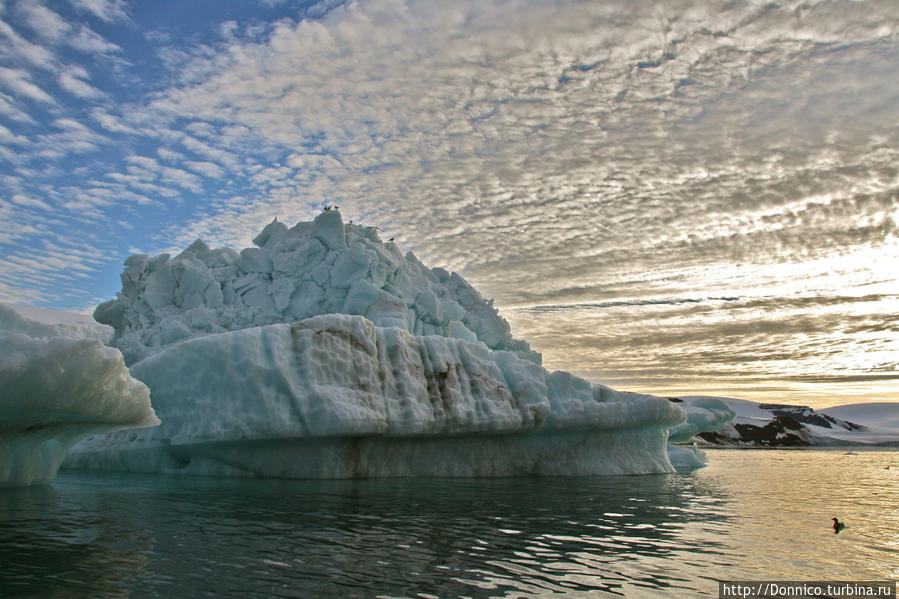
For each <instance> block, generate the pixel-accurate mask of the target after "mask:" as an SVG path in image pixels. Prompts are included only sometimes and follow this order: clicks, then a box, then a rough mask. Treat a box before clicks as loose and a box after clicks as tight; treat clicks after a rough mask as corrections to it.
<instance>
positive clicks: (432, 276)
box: [67, 210, 686, 478]
mask: <svg viewBox="0 0 899 599" xmlns="http://www.w3.org/2000/svg"><path fill="white" fill-rule="evenodd" d="M254 243H255V244H256V247H254V248H248V249H245V250H243V251H242V252H240V253H238V252H235V251H233V250H230V249H215V250H212V249H209V248H208V247H207V246H206V245H205V244H204V243H203V242H202V241H199V240H198V241H196V242H194V243H193V244H192V245H191V246H190V247H189V248H187V249H186V250H185V251H184V252H182V253H181V254H179V255H178V256H176V257H175V258H172V259H170V258H169V257H168V256H165V255H163V256H158V257H155V258H148V257H147V256H132V257H131V258H129V259H128V260H127V261H126V263H125V264H126V269H125V272H124V273H123V275H122V292H121V293H119V294H118V297H117V299H115V300H113V301H111V302H107V303H105V304H102V305H101V306H99V307H98V308H97V310H96V312H95V316H96V318H97V320H99V321H100V322H103V323H108V324H110V325H112V326H113V327H114V328H115V336H114V338H113V340H112V344H113V345H115V346H116V347H118V348H120V349H121V350H122V352H123V353H124V354H125V356H126V360H128V362H129V363H130V364H131V372H132V373H133V374H134V376H136V377H137V378H138V379H140V380H141V381H143V382H144V383H146V384H147V385H148V386H149V387H150V389H151V392H152V398H153V404H154V407H155V409H156V411H157V413H158V414H159V415H160V417H161V419H162V421H163V423H162V425H161V426H159V427H158V428H155V429H147V430H142V431H123V432H120V433H114V434H111V435H105V436H103V437H97V438H95V439H91V440H89V441H86V442H84V443H82V444H80V445H79V446H78V447H76V448H75V450H73V452H72V454H71V455H70V458H69V459H68V461H67V465H69V466H71V467H76V468H91V469H113V470H134V471H146V472H182V473H193V474H217V475H236V476H284V477H316V478H334V477H338V478H340V477H361V476H441V475H453V476H498V475H516V474H621V473H645V472H669V471H671V470H672V465H671V462H670V460H669V457H668V453H667V439H668V429H669V428H671V427H675V426H678V425H680V424H681V423H683V422H685V420H686V416H685V413H684V411H683V410H682V409H681V408H680V407H678V406H677V405H675V404H674V403H672V402H669V401H667V400H665V399H661V398H657V397H652V396H646V395H637V394H631V393H620V392H617V391H614V390H612V389H609V388H607V387H602V386H595V385H592V384H590V383H589V382H587V381H585V380H583V379H580V378H578V377H575V376H572V375H570V374H568V373H565V372H553V373H550V372H547V371H546V370H545V369H544V368H543V367H542V366H541V365H540V356H539V354H537V353H536V352H533V351H532V350H531V349H530V348H529V347H528V345H527V344H526V343H524V342H522V341H517V340H514V339H513V338H512V337H511V335H510V332H509V326H508V324H507V323H506V322H505V320H503V319H502V318H501V317H500V316H499V315H498V313H497V312H496V310H495V309H494V308H493V306H492V304H491V302H488V301H485V300H484V299H483V298H482V297H481V296H480V294H479V293H478V292H477V291H476V290H475V289H474V288H472V287H471V286H470V285H469V284H468V283H466V282H465V281H464V280H463V279H462V278H461V277H459V276H458V275H456V274H450V273H447V272H446V271H444V270H442V269H439V268H435V269H429V268H427V267H425V266H424V265H422V264H421V263H420V262H419V261H418V260H417V259H416V258H415V257H414V256H413V255H412V254H406V255H405V256H403V255H402V254H401V253H400V252H399V251H398V250H397V248H396V246H395V245H394V244H393V243H391V242H388V243H386V244H384V243H382V242H381V241H380V240H379V238H378V234H377V231H376V230H375V229H374V228H370V227H360V226H355V225H344V224H343V222H342V220H341V217H340V213H339V212H337V211H336V210H332V211H326V212H323V213H322V214H320V215H319V216H318V217H317V218H316V219H315V221H313V222H301V223H298V224H297V225H295V226H294V227H292V228H290V229H288V228H287V227H286V226H285V225H283V224H282V223H279V222H277V221H275V222H272V223H271V224H269V225H268V226H267V227H266V228H265V229H264V230H263V231H262V233H260V235H259V236H257V237H256V239H255V240H254Z"/></svg>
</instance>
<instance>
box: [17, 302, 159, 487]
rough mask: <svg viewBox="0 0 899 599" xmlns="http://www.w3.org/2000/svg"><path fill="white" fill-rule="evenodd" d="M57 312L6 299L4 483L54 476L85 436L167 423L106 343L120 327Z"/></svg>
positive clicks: (45, 478) (30, 481) (143, 389)
mask: <svg viewBox="0 0 899 599" xmlns="http://www.w3.org/2000/svg"><path fill="white" fill-rule="evenodd" d="M53 314H54V313H52V312H51V311H47V310H40V309H35V308H19V307H16V306H9V305H3V304H0V345H2V346H3V352H2V354H0V423H2V424H0V486H17V485H29V484H35V483H42V482H47V481H49V480H51V479H52V478H53V477H54V476H55V475H56V471H57V469H58V468H59V465H60V463H61V462H62V460H63V458H64V457H65V455H66V452H67V451H68V449H69V448H70V447H72V446H73V445H75V444H76V443H77V442H78V441H80V440H82V439H84V438H86V437H88V436H90V435H93V434H96V433H102V432H107V431H115V430H120V429H123V428H130V427H137V426H153V425H155V424H158V422H159V420H158V419H157V418H156V416H155V414H154V412H153V409H152V407H151V406H150V394H149V390H148V388H147V387H146V385H144V384H143V383H141V382H140V381H138V380H136V379H134V378H133V377H131V376H130V374H129V372H128V368H127V367H126V366H125V362H124V360H123V358H122V355H121V353H119V351H118V350H116V349H113V348H110V347H107V346H106V345H104V343H103V340H108V339H109V338H110V337H111V336H112V331H111V330H109V329H108V328H107V327H100V326H99V325H97V324H96V323H91V322H89V321H87V320H86V319H80V318H77V317H73V316H72V315H65V317H62V318H59V319H57V320H56V321H55V322H54V321H53ZM57 314H58V313H57Z"/></svg>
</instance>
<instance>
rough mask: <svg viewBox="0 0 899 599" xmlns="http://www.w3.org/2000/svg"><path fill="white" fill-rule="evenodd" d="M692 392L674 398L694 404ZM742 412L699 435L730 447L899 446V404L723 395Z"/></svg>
mask: <svg viewBox="0 0 899 599" xmlns="http://www.w3.org/2000/svg"><path fill="white" fill-rule="evenodd" d="M706 399H707V398H706V397H702V396H692V397H680V398H673V399H672V401H678V402H682V403H684V404H687V405H692V404H693V403H695V402H698V401H699V402H701V401H704V400H706ZM717 399H720V400H721V401H723V402H725V403H726V404H728V405H729V406H730V407H731V408H733V410H734V411H735V412H736V413H737V416H736V418H734V419H733V421H731V422H730V423H728V424H727V426H726V427H725V428H723V429H722V430H719V431H715V432H703V433H698V434H697V435H696V437H694V441H695V442H696V443H697V444H698V445H706V446H730V447H809V446H821V447H827V446H839V445H870V446H899V402H881V403H861V404H850V405H844V406H836V407H833V408H827V409H824V410H814V409H812V408H810V407H808V406H796V405H786V404H773V403H756V402H753V401H748V400H745V399H734V398H730V397H719V398H717Z"/></svg>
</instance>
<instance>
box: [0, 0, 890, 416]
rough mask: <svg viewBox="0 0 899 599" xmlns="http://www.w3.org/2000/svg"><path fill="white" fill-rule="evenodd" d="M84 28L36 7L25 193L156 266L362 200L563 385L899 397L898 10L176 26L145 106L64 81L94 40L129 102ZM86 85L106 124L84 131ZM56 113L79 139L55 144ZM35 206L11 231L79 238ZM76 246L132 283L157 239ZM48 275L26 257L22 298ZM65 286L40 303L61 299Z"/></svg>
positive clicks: (759, 8)
mask: <svg viewBox="0 0 899 599" xmlns="http://www.w3.org/2000/svg"><path fill="white" fill-rule="evenodd" d="M72 6H73V11H74V12H73V13H72V14H71V15H69V17H70V20H69V21H65V20H60V19H62V17H60V19H57V18H55V17H54V16H53V15H50V14H48V13H47V12H46V10H44V9H42V8H40V7H39V5H32V4H31V3H27V4H26V3H21V4H16V5H15V6H13V8H14V9H16V10H20V9H21V16H20V17H18V18H20V20H21V23H20V24H19V29H16V21H15V19H13V20H12V23H13V25H8V24H6V23H4V27H5V29H2V30H0V34H3V35H5V36H6V37H7V39H9V40H11V41H12V42H13V46H14V47H15V49H14V50H5V51H4V52H7V53H13V54H14V55H15V56H16V57H17V58H16V59H15V60H9V61H7V63H5V64H3V65H0V66H2V68H3V69H4V70H3V71H0V83H2V84H3V89H0V94H2V95H0V110H3V111H4V114H7V113H9V114H19V117H18V122H19V123H20V124H18V125H16V126H15V127H14V126H12V125H9V126H8V127H7V129H5V130H0V132H2V133H3V136H2V137H0V143H3V144H4V147H5V148H8V150H7V151H6V154H4V155H8V156H10V157H11V158H10V163H11V164H14V167H13V169H12V170H11V172H10V175H9V180H8V183H9V189H10V190H11V191H12V192H13V193H16V194H19V196H21V197H28V198H34V199H35V201H40V202H43V203H44V204H45V205H48V206H58V207H60V208H61V209H62V210H69V212H70V213H71V214H72V218H74V219H75V222H76V223H77V222H78V219H79V218H80V214H82V213H83V211H86V212H84V213H89V214H91V218H94V219H95V218H97V217H98V216H106V217H107V218H109V219H110V220H112V221H114V222H119V223H125V222H127V221H129V220H138V219H141V220H142V219H147V220H148V221H149V222H153V223H158V224H159V226H158V227H155V228H156V231H155V232H153V233H152V234H150V233H145V234H143V235H144V236H143V237H142V239H141V240H140V241H139V242H140V243H142V244H143V245H144V246H145V249H146V250H147V251H159V250H163V249H172V250H177V249H178V248H181V247H184V245H186V244H187V243H189V242H190V241H192V239H193V238H195V237H197V236H202V237H203V238H204V239H206V241H207V242H210V243H212V244H216V245H220V244H229V245H237V246H243V245H246V244H248V243H249V239H250V238H251V237H252V235H253V234H254V233H255V232H256V231H258V229H259V228H260V227H261V226H262V225H263V224H264V223H266V222H268V221H270V220H271V218H272V217H273V216H275V215H278V216H279V217H280V219H281V220H287V221H289V220H293V219H298V218H308V217H309V216H310V215H311V214H312V213H314V211H316V210H318V209H319V208H320V206H321V205H323V204H324V203H331V204H334V203H336V204H339V205H340V206H341V210H342V211H343V212H345V213H346V218H353V219H355V220H356V221H357V222H363V223H368V224H373V225H378V226H380V227H382V228H383V229H384V231H385V234H387V235H388V236H396V238H397V239H398V240H399V241H400V242H401V244H402V245H404V246H405V247H408V248H411V249H414V250H415V251H416V253H417V254H418V255H419V257H421V258H422V260H424V261H425V262H427V263H433V264H440V265H443V266H445V267H448V268H451V269H455V270H458V271H460V272H462V273H463V274H464V275H465V276H467V277H468V278H469V279H471V280H472V282H473V283H474V284H475V285H477V286H478V287H479V288H481V289H483V290H485V291H486V292H487V293H488V294H489V295H492V296H495V297H496V300H497V305H498V306H499V307H500V308H501V310H502V312H503V313H504V315H506V316H507V317H508V318H509V319H510V320H511V321H512V324H513V328H514V330H515V331H516V332H517V334H518V335H519V336H521V337H524V338H527V339H529V340H531V341H532V342H533V343H534V345H535V346H536V347H537V349H540V350H542V351H544V353H545V357H546V362H547V365H548V366H550V367H559V368H565V369H572V370H576V371H578V372H580V373H582V374H587V375H588V376H590V377H591V378H594V379H596V380H604V381H608V382H612V383H614V384H616V385H619V386H623V387H626V388H634V389H642V390H647V391H655V392H667V391H671V392H681V391H693V392H704V391H721V392H734V393H742V394H744V395H746V394H747V393H745V392H746V391H747V387H746V385H747V384H750V383H751V384H752V386H753V389H756V390H758V391H759V393H767V394H769V396H770V395H772V394H780V396H781V397H782V398H785V399H788V398H794V399H795V398H802V399H803V400H808V401H812V402H815V401H826V400H825V399H823V398H824V397H825V396H828V397H831V396H833V395H834V394H836V393H840V392H844V393H862V392H868V393H871V394H873V395H872V396H882V397H889V396H890V395H889V393H888V392H887V391H885V390H884V389H886V387H885V386H883V385H886V384H888V383H883V385H882V386H880V387H878V386H877V385H878V384H881V383H878V381H881V382H882V381H883V380H884V376H886V377H887V378H889V377H891V376H893V375H895V373H896V371H897V365H896V362H897V358H896V352H897V350H899V348H897V333H896V325H895V319H894V318H892V317H891V316H890V315H891V314H895V312H896V302H897V299H896V290H895V283H896V273H895V270H890V267H889V266H888V265H889V264H891V263H892V264H895V263H897V262H896V260H897V259H899V242H897V219H899V212H897V209H896V205H897V193H899V191H897V190H899V174H897V166H896V165H897V164H899V161H897V158H899V156H897V154H899V143H897V142H899V122H897V120H896V112H895V107H896V106H897V105H899V79H897V78H896V77H895V75H894V73H896V72H899V44H897V23H899V6H897V5H896V4H895V3H894V2H890V1H884V2H865V3H858V2H848V1H832V2H828V1H824V2H817V3H807V2H783V3H780V4H772V3H768V2H764V3H763V2H713V3H709V2H698V1H697V2H688V1H680V2H669V3H665V4H659V3H651V2H592V3H583V2H572V3H567V2H559V3H552V4H551V5H549V4H547V3H541V2H526V1H523V0H514V1H509V2H452V3H446V2H416V3H412V4H406V3H398V2H390V1H386V0H384V1H382V0H374V1H363V2H356V3H348V4H341V3H336V2H335V3H323V4H321V5H319V6H318V7H312V8H309V7H307V8H306V9H304V10H303V12H298V13H294V14H293V15H290V14H285V13H279V16H278V18H276V19H272V20H268V21H267V20H265V19H262V18H258V19H252V20H236V21H235V20H229V21H226V22H224V23H220V22H216V23H212V24H210V26H209V27H208V29H209V30H210V31H215V32H216V33H215V34H214V35H213V36H209V35H207V36H205V37H203V38H202V39H198V40H192V41H191V43H189V44H184V43H179V44H175V43H173V42H172V41H170V40H173V39H177V38H176V36H173V35H167V34H165V32H164V31H163V30H162V29H160V28H159V27H157V28H155V29H154V30H153V31H152V32H147V33H148V35H147V36H146V39H147V40H150V41H149V42H147V43H152V44H155V52H156V56H157V60H158V62H159V63H160V65H162V66H161V67H160V69H163V71H164V77H157V78H154V79H152V81H150V82H147V81H144V82H143V85H142V87H141V93H140V94H137V95H135V94H133V93H132V94H130V95H128V97H127V99H123V100H122V101H118V102H116V101H113V99H114V98H116V96H117V94H116V89H114V83H115V82H113V83H109V82H106V83H105V84H103V83H101V81H100V80H101V77H100V74H99V73H96V72H92V71H91V70H89V69H84V68H82V70H77V69H66V70H60V69H59V68H58V66H57V67H55V68H54V67H53V66H52V65H54V64H56V65H59V64H62V63H63V62H65V60H66V58H65V56H64V55H63V54H61V53H60V52H57V53H55V54H52V55H51V56H46V55H44V54H42V52H46V49H45V45H41V44H36V43H34V40H35V39H37V38H39V37H40V38H43V39H45V40H48V42H47V44H46V47H50V46H52V47H62V46H63V45H64V44H65V43H68V44H69V46H70V47H71V45H72V43H73V42H72V41H71V40H72V39H76V38H75V37H73V36H76V34H77V32H82V33H83V32H86V31H90V32H91V33H92V34H93V35H94V36H96V37H97V39H96V40H95V42H96V43H95V44H94V47H95V48H97V53H98V55H101V54H102V53H103V51H101V48H104V47H105V48H107V50H106V51H105V52H106V54H110V53H121V54H122V56H123V57H124V58H122V59H121V61H120V62H119V63H116V64H118V68H120V69H121V70H122V72H123V73H126V74H127V76H126V74H123V75H121V77H120V78H119V79H117V80H116V81H117V83H116V84H117V85H123V86H124V85H125V84H126V83H125V82H126V81H128V80H129V79H128V78H129V77H132V78H133V77H135V76H137V74H136V72H135V71H133V70H132V71H130V72H129V71H128V68H127V65H124V62H126V58H127V57H128V53H129V48H128V46H127V44H126V43H125V42H123V41H122V40H120V39H115V40H113V41H109V40H105V39H104V38H100V37H99V36H98V34H96V33H95V32H94V30H93V29H90V25H91V23H90V22H86V23H85V22H81V21H78V20H77V17H78V15H89V16H91V18H93V19H94V25H95V26H99V24H100V23H103V24H106V26H108V25H109V24H110V23H116V22H118V23H126V22H127V20H128V19H129V14H132V13H129V10H128V7H127V6H126V5H125V4H124V3H122V2H109V1H100V0H96V1H93V0H92V1H88V0H79V1H77V2H74V3H73V5H72ZM268 6H269V8H268V9H267V10H274V9H275V7H276V6H282V5H279V4H278V3H270V5H268ZM23 7H24V8H23ZM29 7H30V8H29ZM26 9H27V10H26ZM10 12H11V13H12V12H14V11H13V10H10ZM54 14H55V13H54ZM57 16H59V15H57ZM125 26H128V27H140V22H139V21H137V20H134V21H133V22H131V23H128V24H127V25H125V24H123V25H122V27H125ZM28 27H30V28H31V32H32V36H31V38H29V37H28V36H25V35H24V34H23V33H22V31H24V30H25V28H28ZM85 27H87V29H84V28H85ZM98 30H99V29H98ZM65 40H69V41H68V42H66V41H65ZM51 42H52V43H51ZM132 60H133V59H132ZM41 65H42V66H41ZM48 65H50V66H48ZM123 65H124V66H123ZM42 69H43V71H42ZM48 70H51V71H52V72H53V73H57V74H56V75H55V83H54V82H53V81H51V80H50V79H49V78H48V77H47V76H45V75H42V74H41V73H42V72H44V71H48ZM110 86H111V87H110ZM56 89H59V90H60V92H65V93H67V94H68V95H73V96H76V97H77V98H78V100H79V101H82V102H87V103H89V104H90V105H91V106H90V110H89V111H88V110H80V111H79V112H78V113H79V114H81V115H84V114H90V115H92V117H90V118H86V119H85V118H83V117H82V118H81V121H82V122H80V125H81V128H78V127H77V126H76V123H75V122H73V121H76V120H77V119H75V118H74V117H73V116H72V114H70V111H68V110H67V107H68V105H67V104H65V102H66V101H67V100H64V99H62V94H61V93H57V92H56V91H55V90H56ZM54 103H55V104H56V106H55V107H52V105H53V104H54ZM41 105H44V106H43V107H42V106H41ZM48 110H50V111H55V113H54V117H55V118H54V120H52V122H53V123H55V126H54V127H55V128H54V129H53V130H50V131H47V132H44V133H43V134H38V135H28V134H27V131H29V129H28V127H29V125H28V123H27V119H31V120H32V121H40V120H41V119H40V117H41V116H42V112H41V111H48ZM16 111H17V112H16ZM17 136H18V137H17ZM23 136H25V137H27V139H28V140H29V142H30V143H31V145H28V144H26V143H24V142H23V141H22V137H23ZM54 151H55V152H56V154H55V155H54V154H53V152H54ZM104 152H107V153H108V154H104ZM110 156H113V158H112V159H103V160H101V159H100V158H109V157H110ZM41 160H45V161H46V160H55V161H57V163H56V164H55V166H56V167H57V168H59V166H60V165H61V164H65V165H70V164H71V165H74V167H75V169H79V170H76V172H77V173H78V177H80V180H79V184H78V185H73V184H72V182H68V184H63V183H62V182H61V181H60V180H59V178H58V173H57V175H56V177H57V178H54V175H53V168H52V167H53V166H54V164H51V165H49V167H47V168H45V170H41V169H39V168H37V166H38V165H40V164H42V163H41V162H40V161H41ZM70 161H71V162H70ZM29 176H30V177H32V178H29ZM75 188H77V189H75ZM5 202H6V204H5V205H7V206H8V205H10V204H9V200H5ZM76 206H77V207H78V209H77V210H75V207H76ZM32 208H33V210H31V211H29V212H28V213H27V214H26V215H24V216H22V217H19V221H21V224H22V225H23V227H25V228H23V229H22V230H20V231H19V232H17V233H14V234H9V235H10V236H11V237H14V238H20V239H28V240H31V239H39V238H41V235H42V231H48V230H51V229H52V228H53V227H54V226H55V224H54V222H53V217H50V216H47V215H46V212H47V211H46V210H44V209H42V208H41V207H40V206H37V205H35V206H32ZM2 209H3V208H2V206H0V210H2ZM166 215H168V216H166ZM166 222H168V224H166ZM82 226H84V227H86V226H87V225H78V226H76V230H77V229H78V227H82ZM128 235H129V236H130V235H131V233H129V234H128ZM79 237H82V238H84V241H80V242H79V241H76V240H77V239H79ZM65 241H66V242H67V243H68V244H70V245H72V246H78V247H81V248H82V249H83V250H85V251H86V252H87V253H86V254H85V257H86V256H89V255H90V251H89V250H97V252H99V253H100V254H102V255H104V257H105V260H104V261H102V262H101V263H99V264H92V263H90V262H89V261H85V260H82V262H81V263H82V264H83V265H85V266H86V267H88V268H90V267H96V268H102V269H104V270H103V272H113V270H114V268H117V267H116V266H115V264H116V263H117V262H119V261H120V259H121V257H122V256H120V255H119V256H114V255H111V253H113V252H115V251H119V252H123V251H124V250H123V249H122V248H128V247H132V246H133V244H134V243H135V242H134V241H128V242H127V244H126V242H125V241H122V242H120V243H119V244H118V245H117V244H116V243H115V240H111V239H109V238H104V237H103V236H102V235H99V234H97V233H96V232H92V234H91V235H88V236H86V237H84V236H79V235H78V234H77V233H75V234H72V235H71V236H66V237H65ZM52 247H54V248H62V247H64V246H63V245H61V244H60V243H56V244H55V245H53V246H52ZM47 251H51V250H47ZM15 253H16V252H15V251H13V252H12V254H13V257H15ZM891 260H892V262H890V261H891ZM22 264H23V263H22V262H21V261H20V262H6V263H5V265H4V263H0V273H2V274H0V294H5V296H7V297H9V296H11V295H13V294H15V293H17V291H16V289H17V287H16V286H15V285H14V284H13V282H14V278H13V276H14V275H15V276H19V275H20V274H21V272H22V270H23V267H22ZM17 265H18V266H17ZM893 268H894V267H893ZM41 272H42V275H41V276H42V277H49V278H46V279H41V282H40V285H41V286H38V287H34V288H33V290H32V291H31V296H29V297H36V298H42V299H45V300H52V299H53V297H52V294H53V292H52V289H53V278H52V277H53V276H54V275H53V273H51V272H45V271H41ZM109 279H110V280H111V279H112V277H111V276H110V277H109ZM36 285H37V283H36ZM112 289H113V288H112V283H110V288H109V289H108V290H106V291H105V292H106V293H111V292H112ZM35 290H36V291H35ZM96 293H97V292H96V291H94V292H92V294H91V295H89V296H85V298H84V299H88V298H90V299H93V295H96ZM722 298H724V299H722ZM859 298H868V299H865V300H864V301H862V300H860V299H859ZM871 298H875V299H871ZM541 306H542V307H550V308H551V309H541ZM891 318H892V320H891ZM835 347H837V348H839V349H836V350H835V349H834V348H835ZM862 354H864V355H867V356H868V358H869V359H868V360H859V359H858V357H857V356H859V355H862ZM834 377H837V379H834ZM840 377H842V378H840ZM866 377H867V378H866ZM866 380H870V384H871V386H869V387H864V386H863V385H862V384H861V383H859V381H866ZM759 381H767V383H766V384H764V385H761V384H759ZM841 381H842V382H841ZM844 383H845V385H844V386H843V387H840V385H841V384H844ZM864 389H867V391H864ZM878 394H880V395H878Z"/></svg>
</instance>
